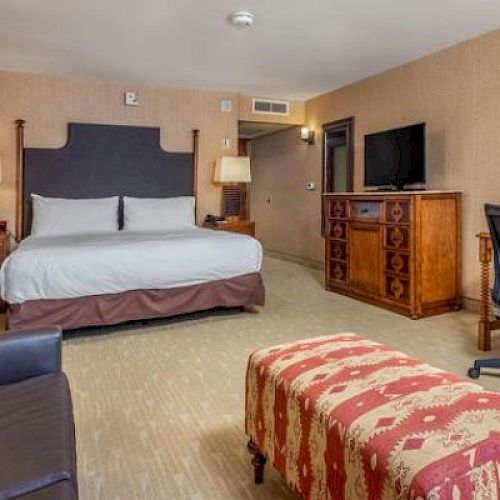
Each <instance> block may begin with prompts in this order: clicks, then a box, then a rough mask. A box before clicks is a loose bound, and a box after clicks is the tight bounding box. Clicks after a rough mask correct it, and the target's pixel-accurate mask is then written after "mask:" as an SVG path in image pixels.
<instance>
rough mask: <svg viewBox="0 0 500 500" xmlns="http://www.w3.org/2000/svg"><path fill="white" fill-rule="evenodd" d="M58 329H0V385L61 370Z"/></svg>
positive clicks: (60, 337)
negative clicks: (0, 330) (5, 330)
mask: <svg viewBox="0 0 500 500" xmlns="http://www.w3.org/2000/svg"><path fill="white" fill-rule="evenodd" d="M61 339H62V334H61V329H60V328H59V327H47V328H45V329H40V330H24V331H17V332H16V331H9V332H5V333H4V332H0V385H5V384H12V383H14V382H19V381H21V380H26V379H28V378H31V377H38V376H40V375H45V374H47V373H55V372H59V371H61Z"/></svg>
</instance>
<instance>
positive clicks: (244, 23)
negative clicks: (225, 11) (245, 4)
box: [229, 10, 254, 28]
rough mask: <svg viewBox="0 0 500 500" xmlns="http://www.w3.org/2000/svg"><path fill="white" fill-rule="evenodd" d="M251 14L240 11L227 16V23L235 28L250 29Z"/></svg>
mask: <svg viewBox="0 0 500 500" xmlns="http://www.w3.org/2000/svg"><path fill="white" fill-rule="evenodd" d="M253 19H254V16H253V14H250V12H246V11H243V10H240V11H238V12H233V13H232V14H230V15H229V22H230V23H231V24H232V25H233V26H234V27H235V28H251V27H252V26H253Z"/></svg>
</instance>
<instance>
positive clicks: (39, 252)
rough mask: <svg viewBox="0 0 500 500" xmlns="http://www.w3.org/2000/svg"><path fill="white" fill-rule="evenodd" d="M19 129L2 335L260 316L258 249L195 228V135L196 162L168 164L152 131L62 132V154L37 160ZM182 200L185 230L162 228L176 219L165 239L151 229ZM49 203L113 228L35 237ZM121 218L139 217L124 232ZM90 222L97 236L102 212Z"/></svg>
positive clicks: (236, 237)
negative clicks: (203, 313) (251, 310)
mask: <svg viewBox="0 0 500 500" xmlns="http://www.w3.org/2000/svg"><path fill="white" fill-rule="evenodd" d="M17 127H18V128H17V130H18V135H17V137H18V152H19V155H18V160H19V161H18V178H17V180H18V182H17V185H18V193H17V194H18V203H17V217H16V235H17V237H18V240H19V242H20V244H19V246H18V248H17V249H16V250H15V251H14V252H13V253H12V254H11V255H10V256H9V257H8V259H7V260H6V261H5V262H4V264H3V266H2V268H1V270H0V283H1V290H2V298H3V299H4V300H5V301H6V303H7V318H8V327H9V328H12V329H14V328H15V329H22V328H33V327H40V326H46V325H54V324H55V325H60V326H61V327H62V328H63V329H74V328H80V327H85V326H98V325H109V324H117V323H121V322H125V321H130V320H137V319H149V318H156V317H167V316H172V315H176V314H183V313H188V312H194V311H199V310H206V309H211V308H215V307H239V306H252V305H263V304H264V286H263V282H262V278H261V275H260V267H261V260H262V248H261V245H260V243H259V242H258V241H256V240H255V239H253V238H251V237H249V236H244V235H240V234H235V233H228V232H223V231H212V230H209V229H201V228H198V227H196V226H195V222H194V221H195V207H196V179H197V172H196V166H197V163H198V161H197V151H198V131H194V132H193V153H170V152H167V151H164V150H163V149H162V148H161V146H160V130H159V128H153V127H135V126H117V125H92V124H69V128H68V141H67V143H66V145H65V146H64V147H62V148H59V149H41V148H25V147H24V122H23V121H22V120H19V121H18V122H17ZM118 197H121V198H118ZM181 199H184V200H192V210H191V214H190V217H191V218H192V220H191V221H189V224H188V227H175V228H172V227H170V226H169V224H171V221H172V220H175V216H174V215H172V217H171V221H170V222H169V223H168V224H166V226H168V227H167V230H166V229H165V228H162V229H161V230H160V229H158V228H157V227H156V226H158V225H159V226H161V227H163V225H164V224H163V222H162V221H165V214H170V213H172V214H173V213H174V212H165V210H164V208H163V209H162V210H163V211H162V210H157V208H156V207H164V206H165V202H167V204H168V203H171V202H172V201H174V202H175V203H177V200H181ZM113 200H114V201H113ZM118 200H119V201H118ZM168 200H170V201H168ZM48 201H50V202H51V203H54V202H55V203H60V202H64V203H67V202H70V203H73V202H75V203H76V204H74V205H68V206H71V207H75V210H76V211H78V210H79V211H80V215H81V212H82V210H83V211H85V209H82V208H81V207H80V209H78V203H80V202H85V203H86V207H87V210H88V207H89V206H92V204H94V203H103V205H102V207H103V210H104V209H106V210H109V207H110V204H112V203H116V204H117V205H115V214H116V224H115V228H114V230H112V231H111V230H109V228H107V229H106V230H105V231H95V232H94V231H93V226H92V230H88V227H87V230H85V231H83V232H81V231H80V233H76V234H56V233H54V234H46V233H43V234H41V233H40V231H39V229H40V225H38V230H37V229H36V228H35V227H34V226H35V222H36V220H38V222H40V219H39V218H38V219H36V213H40V211H39V207H40V205H36V204H38V203H42V202H43V203H47V202H48ZM132 202H134V205H132ZM157 202H158V203H157ZM127 203H129V205H127ZM35 205H36V206H37V207H38V208H37V210H38V212H37V211H35V210H34V208H35ZM125 206H127V207H130V208H129V212H127V213H130V214H131V213H132V208H134V209H135V210H136V211H138V212H134V213H136V215H137V213H139V212H141V210H142V218H140V217H139V220H140V223H136V226H135V227H134V226H133V224H132V222H131V221H130V220H129V226H128V227H125V225H126V221H125V219H126V217H125V215H124V212H125ZM54 207H56V205H54V206H52V208H54ZM106 207H107V208H106ZM144 210H146V212H144ZM94 212H98V213H97V215H96V214H94V221H95V223H96V225H98V226H99V225H100V222H101V221H100V220H99V219H100V217H101V216H100V214H101V212H99V211H98V210H97V209H95V210H94ZM47 213H48V212H47ZM66 213H73V212H72V210H67V212H66ZM145 213H146V214H147V216H144V214H145ZM183 213H184V212H183ZM59 216H60V219H57V218H56V219H55V222H56V225H57V223H58V221H59V220H61V221H62V222H61V224H62V225H66V229H68V227H69V230H70V231H71V230H72V229H73V227H72V224H74V222H73V221H72V218H71V217H66V215H65V214H64V213H62V215H61V208H59ZM83 218H85V217H83ZM151 220H152V221H153V223H151ZM53 223H54V219H52V222H51V223H49V224H46V225H45V228H44V229H45V231H46V230H47V229H48V230H49V233H50V232H51V231H52V229H53V228H52V226H51V224H53ZM137 225H139V229H138V228H137ZM152 227H155V229H152ZM118 229H120V230H118ZM122 229H123V230H122Z"/></svg>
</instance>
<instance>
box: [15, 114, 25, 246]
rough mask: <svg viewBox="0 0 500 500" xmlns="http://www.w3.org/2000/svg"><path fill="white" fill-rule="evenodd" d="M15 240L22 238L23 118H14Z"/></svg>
mask: <svg viewBox="0 0 500 500" xmlns="http://www.w3.org/2000/svg"><path fill="white" fill-rule="evenodd" d="M15 123H16V241H17V242H18V243H19V242H20V241H21V240H22V238H23V232H24V228H23V221H24V124H25V123H26V122H25V121H24V120H21V119H19V120H16V122H15Z"/></svg>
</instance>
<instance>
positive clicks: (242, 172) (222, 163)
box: [214, 156, 252, 184]
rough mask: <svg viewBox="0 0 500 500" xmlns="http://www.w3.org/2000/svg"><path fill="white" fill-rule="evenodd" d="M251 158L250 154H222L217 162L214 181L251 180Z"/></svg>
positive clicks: (233, 181) (234, 181)
mask: <svg viewBox="0 0 500 500" xmlns="http://www.w3.org/2000/svg"><path fill="white" fill-rule="evenodd" d="M251 181H252V178H251V177H250V158H249V157H248V156H221V157H220V158H218V159H217V161H216V162H215V175H214V182H218V183H221V184H224V183H238V182H251Z"/></svg>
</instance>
